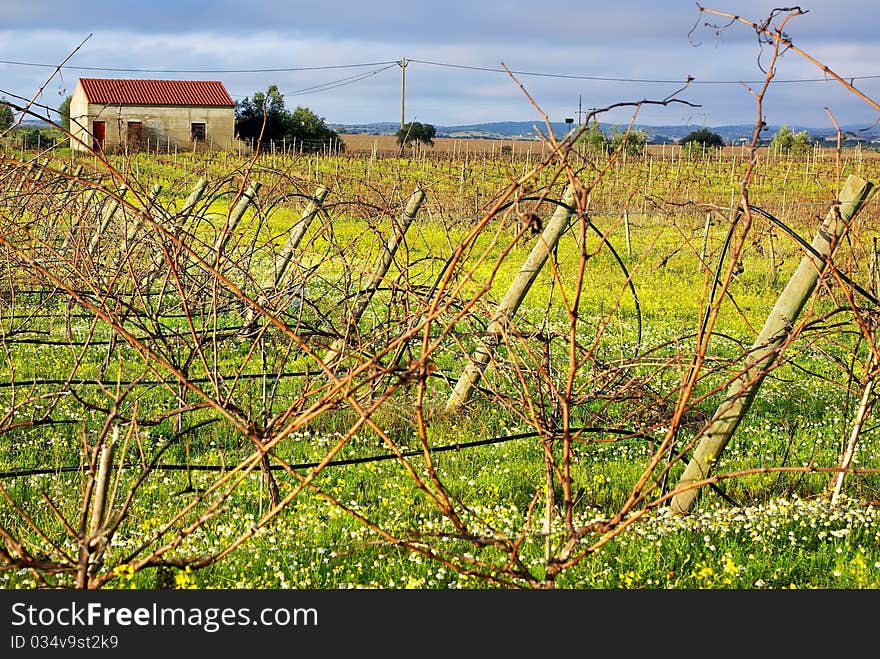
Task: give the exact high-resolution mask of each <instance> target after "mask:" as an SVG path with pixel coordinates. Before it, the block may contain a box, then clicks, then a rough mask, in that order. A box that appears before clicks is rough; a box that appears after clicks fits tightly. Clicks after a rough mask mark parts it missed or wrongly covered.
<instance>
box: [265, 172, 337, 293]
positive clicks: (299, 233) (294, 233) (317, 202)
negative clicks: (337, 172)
mask: <svg viewBox="0 0 880 659" xmlns="http://www.w3.org/2000/svg"><path fill="white" fill-rule="evenodd" d="M328 192H329V190H328V189H327V188H326V187H325V186H323V185H319V186H318V187H317V189H316V190H315V194H314V195H312V198H311V200H309V203H308V205H307V206H306V207H305V209H304V210H303V212H302V215H300V218H299V220H298V221H297V223H296V224H294V225H293V228H292V229H291V230H290V235H289V236H288V238H287V242H286V243H285V244H284V247H283V248H282V249H281V252H280V253H279V254H278V258H277V259H276V260H275V280H274V282H273V283H272V287H273V288H278V285H279V284H280V283H281V280H282V279H283V278H284V272H285V271H286V270H287V266H288V265H289V264H290V259H291V257H292V256H293V251H294V250H295V249H296V248H297V246H298V245H299V243H300V241H301V240H302V239H303V236H304V235H305V234H306V230H307V229H308V228H309V225H310V224H311V223H312V220H313V219H314V217H315V215H317V214H318V211H319V210H320V208H321V204H323V203H324V199H325V198H326V197H327V193H328Z"/></svg>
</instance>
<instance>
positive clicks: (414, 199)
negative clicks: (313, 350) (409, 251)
mask: <svg viewBox="0 0 880 659" xmlns="http://www.w3.org/2000/svg"><path fill="white" fill-rule="evenodd" d="M424 200H425V191H424V190H421V189H420V188H416V190H415V192H413V193H412V196H410V198H409V201H408V202H407V204H406V208H405V209H404V211H403V215H402V216H401V218H400V223H399V224H398V225H397V227H396V230H395V231H394V232H393V233H392V234H391V236H390V237H389V238H388V242H387V243H386V244H385V249H384V250H383V251H382V254H381V255H380V256H379V259H378V260H377V261H376V263H375V265H374V266H373V273H372V275H371V276H370V281H369V283H368V284H367V286H365V287H364V288H362V289H361V290H360V292H359V293H358V295H357V298H356V299H355V301H354V304H353V305H352V309H351V312H350V313H349V315H348V319H347V321H346V328H345V336H343V337H342V338H339V339H337V340H336V341H334V342H333V344H332V345H331V346H330V349H329V350H328V351H327V353H326V354H325V355H324V363H326V364H331V363H332V362H335V361H336V360H337V359H338V358H339V356H340V354H341V352H342V350H343V349H344V348H345V345H346V344H347V343H348V340H349V339H350V338H351V336H352V335H354V334H356V333H357V328H358V323H359V322H360V319H361V316H363V314H364V311H366V310H367V306H368V305H369V304H370V300H371V299H372V298H373V295H374V294H375V293H376V289H377V288H378V287H379V284H381V283H382V279H383V278H384V277H385V275H386V273H387V272H388V268H390V267H391V263H392V261H393V260H394V255H395V253H396V252H397V248H398V247H400V244H401V243H402V242H403V238H404V236H405V235H406V230H407V229H408V228H409V225H410V224H411V223H412V221H413V220H414V219H415V217H416V213H418V212H419V208H420V207H421V205H422V202H423V201H424Z"/></svg>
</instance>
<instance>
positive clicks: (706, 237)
mask: <svg viewBox="0 0 880 659" xmlns="http://www.w3.org/2000/svg"><path fill="white" fill-rule="evenodd" d="M711 226H712V213H706V223H705V224H704V225H703V244H702V245H701V246H700V268H703V267H705V262H706V246H707V245H708V243H709V228H710V227H711Z"/></svg>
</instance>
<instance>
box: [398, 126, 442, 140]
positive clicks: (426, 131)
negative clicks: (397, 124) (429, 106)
mask: <svg viewBox="0 0 880 659" xmlns="http://www.w3.org/2000/svg"><path fill="white" fill-rule="evenodd" d="M435 137H437V130H436V129H435V128H434V126H432V125H431V124H423V123H420V122H418V121H410V122H409V123H406V124H404V125H403V128H401V129H400V130H399V131H397V144H399V145H400V146H406V145H408V144H412V143H413V142H421V143H422V144H424V145H425V146H434V138H435Z"/></svg>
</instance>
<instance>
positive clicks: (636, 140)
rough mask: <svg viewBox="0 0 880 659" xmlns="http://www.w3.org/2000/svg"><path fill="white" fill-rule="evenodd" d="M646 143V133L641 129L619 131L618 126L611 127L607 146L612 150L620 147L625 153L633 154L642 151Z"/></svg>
mask: <svg viewBox="0 0 880 659" xmlns="http://www.w3.org/2000/svg"><path fill="white" fill-rule="evenodd" d="M647 143H648V135H647V133H645V131H643V130H627V131H621V130H620V129H618V128H613V129H612V130H611V139H610V140H609V142H608V146H609V147H610V148H611V149H612V150H613V151H616V150H617V149H619V148H621V147H622V148H623V150H624V152H625V153H627V155H631V156H635V155H640V154H642V153H644V151H645V145H646V144H647Z"/></svg>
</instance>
